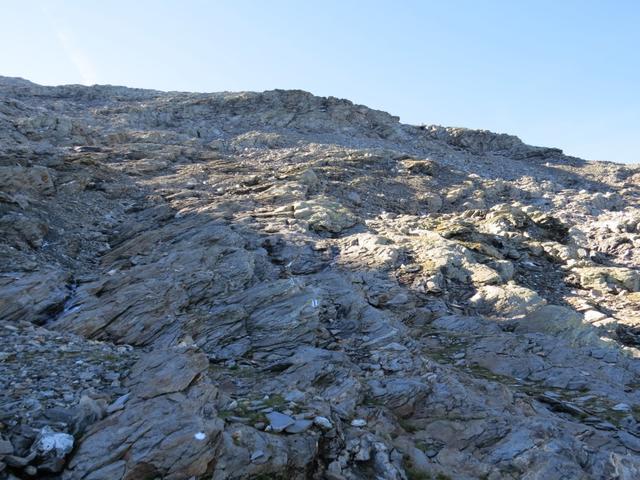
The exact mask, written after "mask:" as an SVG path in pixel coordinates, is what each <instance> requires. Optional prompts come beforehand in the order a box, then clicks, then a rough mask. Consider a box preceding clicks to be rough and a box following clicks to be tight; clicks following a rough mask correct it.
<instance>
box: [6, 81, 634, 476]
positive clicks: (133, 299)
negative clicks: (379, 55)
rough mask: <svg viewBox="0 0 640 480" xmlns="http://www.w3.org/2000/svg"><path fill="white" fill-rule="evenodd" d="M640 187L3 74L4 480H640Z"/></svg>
mask: <svg viewBox="0 0 640 480" xmlns="http://www.w3.org/2000/svg"><path fill="white" fill-rule="evenodd" d="M639 178H640V171H639V170H638V168H637V167H634V166H621V165H615V164H612V163H604V162H602V163H598V162H587V161H583V160H581V159H577V158H572V157H568V156H565V155H563V154H562V152H561V151H559V150H558V149H554V148H542V147H532V146H528V145H525V144H524V143H522V142H521V141H520V140H519V139H518V138H517V137H514V136H510V135H502V134H500V135H499V134H494V133H491V132H487V131H474V130H466V129H457V128H444V127H439V126H429V127H414V126H410V125H403V124H401V123H399V121H398V119H397V118H396V117H393V116H391V115H388V114H386V113H384V112H378V111H374V110H371V109H368V108H366V107H363V106H358V105H353V104H352V103H350V102H348V101H346V100H338V99H335V98H319V97H314V96H312V95H310V94H308V93H305V92H300V91H279V90H278V91H271V92H264V93H246V92H244V93H220V94H195V93H176V92H172V93H165V92H157V91H149V90H138V89H127V88H124V87H110V86H95V87H82V86H63V87H42V86H39V85H35V84H32V83H30V82H27V81H24V80H20V79H7V78H3V77H0V382H1V383H2V384H1V385H0V387H1V388H0V478H6V479H11V480H15V479H16V478H19V479H26V478H42V477H45V476H46V478H53V479H55V478H62V479H66V480H75V479H84V480H102V479H104V480H107V479H127V480H134V479H141V478H166V479H175V480H178V479H184V480H187V479H215V480H223V479H237V480H243V479H266V478H276V479H279V478H288V479H301V480H302V479H309V478H313V479H322V478H326V479H330V480H361V479H368V478H378V479H397V480H412V479H413V480H417V479H427V478H452V479H453V478H455V479H490V480H498V479H537V478H545V479H566V478H572V479H573V478H576V479H578V478H584V479H614V478H615V479H635V478H639V477H640V424H638V421H639V420H640V416H639V415H640V393H639V391H638V386H640V376H639V375H640V361H639V360H638V355H639V353H640V352H639V350H638V347H639V346H640V314H639V313H638V312H639V311H640V292H639V291H640V283H639V282H640V269H639V268H640V255H639V254H638V252H639V251H640V250H639V247H640V208H639V198H640V186H639V185H640V183H639V182H638V179H639Z"/></svg>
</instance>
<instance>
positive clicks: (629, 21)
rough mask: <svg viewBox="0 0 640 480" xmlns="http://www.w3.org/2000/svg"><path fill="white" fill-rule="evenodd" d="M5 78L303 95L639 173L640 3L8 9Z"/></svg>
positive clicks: (279, 2) (66, 4)
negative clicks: (486, 133) (631, 167)
mask: <svg viewBox="0 0 640 480" xmlns="http://www.w3.org/2000/svg"><path fill="white" fill-rule="evenodd" d="M0 18H2V27H1V28H0V44H1V45H2V48H0V74H1V75H7V76H20V77H24V78H27V79H29V80H32V81H34V82H37V83H41V84H46V85H57V84H63V83H83V84H93V83H101V84H118V85H127V86H134V87H145V88H156V89H161V90H190V91H222V90H258V91H259V90H268V89H273V88H300V89H303V90H308V91H310V92H312V93H314V94H317V95H324V96H328V95H333V96H336V97H344V98H348V99H350V100H352V101H354V102H356V103H362V104H365V105H368V106H370V107H373V108H378V109H382V110H386V111H388V112H390V113H393V114H395V115H398V116H400V117H401V120H402V121H403V122H405V123H412V124H421V123H426V124H431V123H436V124H441V125H447V126H463V127H470V128H484V129H489V130H493V131H497V132H506V133H512V134H515V135H518V136H520V137H521V138H522V139H523V140H524V141H526V142H527V143H531V144H535V145H544V146H555V147H560V148H562V149H564V150H565V152H567V153H569V154H573V155H577V156H581V157H584V158H589V159H598V160H611V161H618V162H633V163H637V162H640V1H638V0H609V1H605V0H600V1H594V0H554V1H549V0H503V1H498V0H437V1H431V0H423V1H417V0H416V1H410V0H407V1H400V0H396V1H391V0H389V1H376V0H367V1H365V0H362V1H356V0H351V1H350V0H342V1H334V0H323V1H311V0H307V1H305V0H297V1H293V0H292V1H285V0H263V1H260V0H254V1H245V0H229V1H222V0H220V1H213V0H211V1H195V0H181V1H177V0H176V1H168V0H165V1H162V0H153V1H147V0H142V1H138V0H129V1H118V0H102V1H91V0H82V1H71V0H69V1H46V0H41V1H33V0H15V1H14V0H0Z"/></svg>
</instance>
